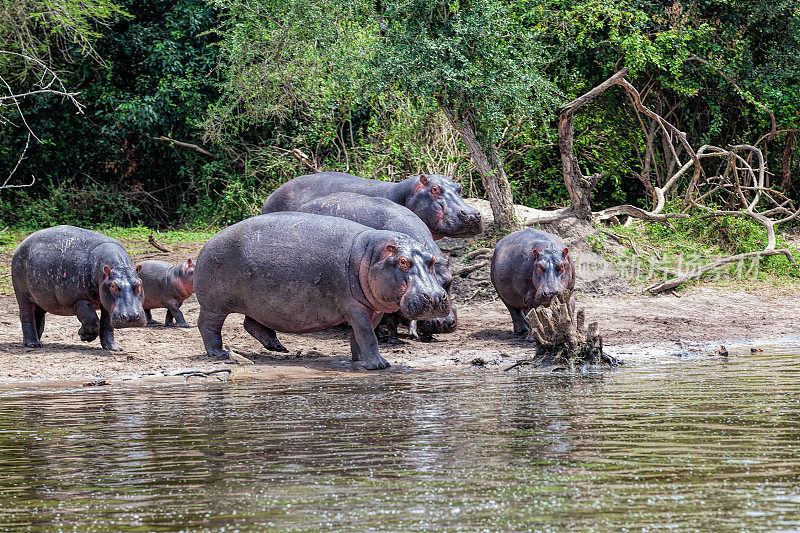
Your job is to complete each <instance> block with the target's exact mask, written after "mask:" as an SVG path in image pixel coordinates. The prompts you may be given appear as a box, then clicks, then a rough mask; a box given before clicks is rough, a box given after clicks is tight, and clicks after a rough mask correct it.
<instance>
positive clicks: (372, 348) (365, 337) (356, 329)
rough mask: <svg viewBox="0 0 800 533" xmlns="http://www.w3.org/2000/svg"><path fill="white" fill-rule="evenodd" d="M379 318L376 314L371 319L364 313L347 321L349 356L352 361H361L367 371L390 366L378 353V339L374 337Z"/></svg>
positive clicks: (354, 315)
mask: <svg viewBox="0 0 800 533" xmlns="http://www.w3.org/2000/svg"><path fill="white" fill-rule="evenodd" d="M380 317H381V315H380V314H378V315H376V317H375V319H373V317H370V316H368V315H367V314H366V313H365V312H356V313H354V314H353V316H352V317H351V318H350V320H348V322H349V323H350V327H351V328H352V329H351V331H350V354H351V355H352V358H353V361H360V360H362V359H363V360H364V367H365V368H366V369H367V370H376V369H380V368H388V367H390V366H391V365H390V364H389V362H388V361H387V360H386V359H384V358H383V357H382V356H381V354H380V352H379V351H378V338H377V337H376V336H375V327H376V326H377V325H378V322H379V321H380Z"/></svg>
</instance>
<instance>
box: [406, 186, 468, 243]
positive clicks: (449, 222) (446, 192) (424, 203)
mask: <svg viewBox="0 0 800 533" xmlns="http://www.w3.org/2000/svg"><path fill="white" fill-rule="evenodd" d="M408 179H409V180H410V181H411V183H412V187H411V192H410V193H409V195H408V196H407V197H406V201H405V206H406V207H407V208H409V209H410V210H411V211H413V212H414V214H416V215H417V216H418V217H419V218H420V219H422V221H423V222H424V223H425V225H427V226H428V228H429V229H430V230H431V233H432V234H433V238H434V239H440V238H442V237H472V236H474V235H478V234H479V233H482V232H483V219H482V218H481V214H480V212H479V211H478V210H477V209H473V208H472V207H470V206H468V205H467V204H466V203H464V199H463V198H461V185H459V184H458V183H455V182H454V181H453V180H451V179H450V178H448V177H447V176H441V175H438V174H429V175H425V174H421V175H419V176H413V177H411V178H408Z"/></svg>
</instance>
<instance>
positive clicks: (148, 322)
mask: <svg viewBox="0 0 800 533" xmlns="http://www.w3.org/2000/svg"><path fill="white" fill-rule="evenodd" d="M147 325H148V326H157V325H158V322H156V321H155V320H148V321H147Z"/></svg>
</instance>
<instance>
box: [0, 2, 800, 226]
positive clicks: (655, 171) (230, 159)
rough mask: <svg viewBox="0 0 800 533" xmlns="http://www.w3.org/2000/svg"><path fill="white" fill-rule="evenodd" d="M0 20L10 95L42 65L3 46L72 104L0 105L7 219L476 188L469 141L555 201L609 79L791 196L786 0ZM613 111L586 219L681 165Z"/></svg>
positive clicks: (94, 219) (151, 222)
mask: <svg viewBox="0 0 800 533" xmlns="http://www.w3.org/2000/svg"><path fill="white" fill-rule="evenodd" d="M0 22H2V24H0V28H2V29H0V41H2V42H0V76H2V78H3V80H5V81H7V82H8V83H9V88H10V89H13V90H14V91H16V92H17V93H23V92H27V91H28V90H31V89H36V88H37V83H38V76H39V74H40V72H39V71H38V70H37V68H38V67H37V65H38V64H37V63H34V62H31V61H30V60H26V59H25V58H22V57H20V56H17V55H13V54H8V53H2V51H5V52H15V53H25V54H28V55H30V56H34V57H36V58H38V59H40V60H41V61H43V62H44V63H45V64H46V65H48V66H50V67H51V68H53V69H54V71H55V72H57V73H58V74H59V75H60V78H61V80H62V81H63V83H64V87H65V88H66V90H68V91H79V92H80V94H79V95H78V96H77V97H76V98H77V100H78V102H79V103H80V104H82V105H84V106H85V110H84V112H83V113H82V114H79V113H76V107H75V105H74V104H73V103H71V102H70V101H69V100H68V99H65V98H63V97H58V96H55V95H48V94H38V95H33V96H28V97H25V98H22V99H20V100H19V104H20V105H19V107H17V106H16V105H12V104H13V102H12V101H11V100H9V99H4V100H0V103H2V106H0V184H2V182H3V180H5V177H6V176H8V175H9V174H10V173H11V171H12V169H14V167H15V166H16V165H17V161H18V157H19V155H20V154H21V153H22V152H23V149H24V147H25V145H26V142H28V141H30V147H29V149H28V151H27V153H26V154H25V159H24V160H23V161H22V162H21V164H20V165H19V167H18V168H17V169H16V171H15V173H14V175H13V176H12V179H11V181H10V183H12V184H14V183H16V184H20V183H26V182H28V181H30V177H31V176H34V177H35V178H36V183H35V184H34V185H33V186H32V187H29V188H19V189H3V190H0V224H2V225H4V226H5V225H10V226H17V227H19V226H29V227H31V226H33V227H35V226H44V225H50V224H54V223H59V222H71V223H76V224H84V225H86V224H122V225H135V224H145V225H148V226H156V227H169V226H176V225H186V224H192V223H202V224H203V225H208V224H225V223H228V222H229V221H235V220H238V219H240V218H242V217H245V216H248V215H249V214H251V213H253V212H254V211H255V210H256V209H257V207H258V205H259V204H260V202H261V201H263V199H264V198H265V197H266V195H267V194H268V193H269V192H270V191H271V190H272V189H274V188H275V187H276V186H277V185H278V184H279V183H281V182H282V181H284V180H286V179H289V178H291V177H293V176H296V175H298V174H300V173H304V172H307V171H309V168H310V167H313V166H316V168H324V169H335V170H343V171H349V172H351V173H354V174H358V175H362V176H365V177H377V178H381V179H400V178H403V177H405V176H407V175H408V174H410V173H413V172H418V171H438V172H443V173H448V174H451V175H453V176H454V177H455V178H457V179H459V180H461V181H462V182H463V183H464V185H465V188H466V189H467V190H468V191H469V193H470V194H473V195H482V194H484V189H483V187H484V185H483V183H482V181H481V179H480V175H481V171H480V170H481V169H480V168H479V167H480V165H479V164H478V163H479V162H478V161H477V160H476V159H475V157H477V156H476V153H475V151H474V150H470V148H469V147H468V146H467V145H465V143H464V141H463V136H462V135H460V134H459V130H462V129H463V128H465V127H466V128H468V129H470V130H471V131H473V133H474V134H475V138H476V139H477V141H478V144H479V146H480V148H481V149H482V151H483V154H484V156H485V157H486V158H487V161H488V164H489V166H490V167H491V168H490V171H491V172H503V173H504V174H505V175H506V176H507V178H508V181H509V182H510V185H511V189H512V191H513V192H514V200H515V201H516V202H518V203H524V204H527V205H530V206H532V207H551V206H557V205H564V204H565V203H566V202H567V195H566V191H565V190H564V185H563V181H562V177H561V171H560V159H559V153H558V149H557V147H556V118H557V107H558V106H559V105H560V104H563V103H565V102H567V101H569V100H570V99H572V98H574V97H575V96H577V95H580V94H582V93H583V92H585V91H586V90H588V89H590V88H591V87H593V86H595V85H597V84H598V83H600V82H601V81H602V80H604V79H605V78H607V77H608V76H609V75H610V74H612V73H613V72H615V71H616V70H618V69H619V68H621V67H623V66H627V67H628V68H629V69H630V71H631V74H630V76H629V79H630V81H631V82H632V83H633V84H634V85H635V86H636V87H637V88H639V90H640V91H641V92H642V94H643V95H644V97H645V103H646V104H647V105H648V106H650V107H651V108H652V109H655V110H656V111H658V112H660V113H662V114H663V115H664V116H667V117H668V118H669V120H671V121H672V122H673V123H674V124H676V125H677V126H678V127H679V128H681V129H682V130H683V131H685V132H687V135H688V139H689V141H690V142H691V144H692V145H694V146H699V145H701V144H703V143H705V142H712V143H714V144H716V145H719V146H726V145H729V144H732V143H743V142H745V143H750V144H754V143H756V142H757V141H759V140H760V145H759V146H760V147H761V148H763V149H764V150H765V152H766V154H767V157H768V160H769V166H770V168H771V170H772V172H773V173H774V176H773V178H772V180H773V183H774V184H777V185H778V186H780V187H782V188H784V189H785V190H788V191H790V192H791V194H792V195H793V196H795V197H796V196H797V192H798V191H797V189H796V184H795V180H794V176H796V175H798V172H799V171H800V158H798V146H797V134H796V128H798V127H800V7H798V4H797V2H795V1H794V0H769V1H768V0H749V1H744V0H696V1H687V0H683V1H674V2H656V1H648V0H623V1H618V2H613V3H610V2H604V1H600V0H582V1H578V2H572V1H569V2H567V1H565V0H534V1H525V2H522V1H514V2H501V1H499V0H468V1H460V0H456V1H450V2H442V1H436V0H413V1H411V2H399V1H398V0H384V1H379V2H365V1H363V0H352V1H343V0H319V1H312V0H260V1H256V2H253V1H246V0H116V2H114V3H112V2H111V1H109V0H82V1H77V0H25V1H24V2H14V3H10V4H8V3H4V5H3V7H0ZM2 90H3V89H2V88H1V86H0V98H2V97H3V95H5V94H6V93H4V92H2ZM626 98H627V97H626V96H625V95H624V94H623V93H622V91H618V90H611V91H609V92H608V93H606V94H604V95H603V96H602V97H600V98H599V99H598V100H596V101H593V102H592V103H591V104H590V105H589V106H588V107H587V108H586V109H585V110H581V112H580V114H579V116H578V117H577V122H576V125H575V126H576V127H575V131H576V151H577V153H578V156H579V158H580V160H581V163H582V164H583V165H585V167H586V168H585V172H586V174H587V175H588V174H590V173H594V172H598V171H604V172H605V177H604V179H603V181H602V182H601V184H600V186H599V188H598V189H597V191H596V194H595V197H594V202H595V204H596V207H602V206H608V205H613V204H617V203H621V202H628V203H635V204H638V205H643V206H646V205H647V204H648V203H649V202H650V198H649V195H648V194H647V192H646V184H647V183H662V182H663V181H664V180H665V179H666V177H667V176H668V175H670V173H671V172H672V171H674V169H675V161H674V158H673V157H672V155H671V153H670V152H669V151H665V149H664V146H662V145H661V143H660V141H656V142H654V143H653V146H652V148H653V156H652V157H651V158H649V160H650V164H649V165H646V164H645V159H646V157H647V156H646V151H647V134H648V131H649V129H650V124H649V123H648V122H647V121H642V120H641V119H642V117H641V116H638V115H636V114H635V113H634V112H633V111H632V108H631V107H630V105H629V104H628V102H627V100H626ZM20 112H21V113H22V115H21V114H20ZM448 115H449V118H448ZM23 116H24V121H23V120H22V118H23ZM773 120H774V125H775V130H776V132H777V133H776V134H775V135H774V137H772V138H770V137H765V135H766V134H768V133H769V132H770V130H771V127H772V122H773ZM26 124H27V126H28V127H29V128H30V131H31V132H33V134H34V135H35V136H36V138H31V139H29V136H28V132H29V130H28V128H27V127H26ZM161 136H164V137H167V138H170V139H175V140H178V141H182V142H185V143H191V144H196V145H198V146H201V147H204V148H205V149H207V150H208V151H209V152H211V153H212V154H213V155H212V156H209V155H205V154H203V153H200V152H198V151H196V150H193V149H191V148H187V147H183V146H180V145H174V144H172V143H170V142H165V141H163V140H160V139H159V138H160V137H161ZM295 148H297V149H300V150H302V151H303V152H304V153H305V154H308V156H309V157H310V159H309V160H307V162H306V164H304V163H301V162H299V161H297V160H296V159H294V158H293V157H291V155H290V153H289V152H290V151H291V150H292V149H295ZM679 155H680V154H679Z"/></svg>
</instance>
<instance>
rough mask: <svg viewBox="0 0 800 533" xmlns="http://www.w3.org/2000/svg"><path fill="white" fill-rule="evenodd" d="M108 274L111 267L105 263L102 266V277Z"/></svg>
mask: <svg viewBox="0 0 800 533" xmlns="http://www.w3.org/2000/svg"><path fill="white" fill-rule="evenodd" d="M110 275H111V267H110V266H108V265H105V266H104V267H103V279H105V278H107V277H109V276H110Z"/></svg>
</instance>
